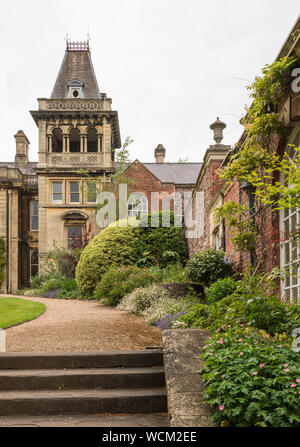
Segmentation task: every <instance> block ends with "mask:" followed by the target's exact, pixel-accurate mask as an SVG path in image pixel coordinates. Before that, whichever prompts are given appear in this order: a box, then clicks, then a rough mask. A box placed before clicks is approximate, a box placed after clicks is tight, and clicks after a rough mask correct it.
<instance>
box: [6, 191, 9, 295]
mask: <svg viewBox="0 0 300 447" xmlns="http://www.w3.org/2000/svg"><path fill="white" fill-rule="evenodd" d="M8 212H9V203H8V189H7V190H6V247H5V248H6V293H8V282H9V229H8V226H9V218H8Z"/></svg>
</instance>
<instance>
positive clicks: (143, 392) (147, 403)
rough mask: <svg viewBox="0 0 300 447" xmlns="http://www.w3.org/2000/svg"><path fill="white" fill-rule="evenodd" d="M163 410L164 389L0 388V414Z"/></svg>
mask: <svg viewBox="0 0 300 447" xmlns="http://www.w3.org/2000/svg"><path fill="white" fill-rule="evenodd" d="M166 411H167V396H166V391H165V389H164V388H142V389H141V388H131V389H115V390H111V389H109V390H61V391H58V390H55V391H54V390H46V391H41V390H39V391H32V390H30V391H1V394H0V416H11V415H14V416H15V415H21V414H26V415H42V414H43V415H50V414H56V415H59V414H99V413H111V414H116V413H162V412H166Z"/></svg>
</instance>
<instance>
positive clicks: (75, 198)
mask: <svg viewBox="0 0 300 447" xmlns="http://www.w3.org/2000/svg"><path fill="white" fill-rule="evenodd" d="M70 201H71V202H75V203H78V202H79V194H78V193H75V192H71V198H70Z"/></svg>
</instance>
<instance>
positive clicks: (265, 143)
mask: <svg viewBox="0 0 300 447" xmlns="http://www.w3.org/2000/svg"><path fill="white" fill-rule="evenodd" d="M296 66H299V61H298V60H297V59H295V58H291V57H284V58H282V59H280V60H278V61H276V62H274V63H273V64H271V65H266V66H265V67H264V68H263V69H262V76H258V77H256V78H255V80H254V82H253V83H252V84H251V85H250V86H249V87H247V88H248V90H249V91H250V95H249V96H250V97H251V98H253V103H252V105H251V106H250V107H249V108H247V107H246V116H245V117H244V119H243V120H242V124H243V125H244V127H245V133H244V138H243V139H242V143H241V144H240V147H238V146H237V147H236V151H235V152H236V153H235V154H234V155H232V156H231V158H230V160H229V163H227V165H225V166H224V167H222V168H221V169H219V170H218V175H219V177H220V178H221V179H222V180H225V181H226V182H227V183H231V182H234V181H238V182H246V183H248V184H249V185H251V186H252V188H253V189H252V192H251V194H254V198H255V210H253V209H252V210H250V209H249V208H248V207H245V206H241V205H239V204H237V203H235V202H227V203H226V204H224V205H223V206H222V207H220V208H218V209H217V212H216V218H217V220H219V221H220V220H221V219H224V220H225V222H226V224H227V225H228V227H229V228H231V229H232V230H233V238H232V240H233V243H234V245H235V247H236V249H237V250H239V251H249V252H250V253H251V252H252V253H254V252H255V246H256V242H257V238H258V237H259V234H260V233H261V229H260V228H259V226H258V222H259V219H258V220H256V219H255V217H256V216H257V217H259V216H260V215H262V212H263V210H264V209H265V208H266V207H267V206H272V210H275V209H277V210H278V209H282V208H289V207H294V206H299V200H300V199H299V197H300V194H299V192H300V152H299V148H294V150H295V151H296V153H297V155H296V157H295V158H294V160H293V162H292V161H291V160H290V158H289V156H288V154H285V155H284V156H283V157H282V158H280V157H279V156H278V155H277V154H272V153H271V152H270V142H271V138H272V136H273V135H278V136H280V137H282V136H286V135H287V134H288V132H289V129H288V128H287V126H286V125H285V124H284V123H283V122H282V120H281V117H280V110H281V107H282V102H283V100H284V99H285V98H286V97H287V95H288V94H289V88H290V82H291V72H292V70H293V69H294V68H295V67H296ZM280 174H284V177H285V182H284V183H282V182H280ZM276 179H277V180H276ZM254 257H255V258H256V260H257V264H259V260H258V257H256V256H255V253H254Z"/></svg>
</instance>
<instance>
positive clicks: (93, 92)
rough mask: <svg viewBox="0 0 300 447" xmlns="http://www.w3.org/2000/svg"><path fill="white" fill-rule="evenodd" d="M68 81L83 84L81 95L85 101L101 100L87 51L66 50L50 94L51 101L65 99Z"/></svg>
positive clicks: (89, 54)
mask: <svg viewBox="0 0 300 447" xmlns="http://www.w3.org/2000/svg"><path fill="white" fill-rule="evenodd" d="M70 81H77V82H78V81H79V82H82V83H83V85H84V87H83V94H84V97H85V98H86V99H99V98H101V94H100V90H99V87H98V82H97V79H96V75H95V72H94V68H93V64H92V60H91V53H90V51H89V49H86V50H82V51H78V50H69V49H67V50H66V53H65V56H64V59H63V61H62V64H61V67H60V70H59V73H58V76H57V79H56V82H55V85H54V88H53V91H52V93H51V99H64V98H67V97H68V85H67V84H68V83H69V82H70Z"/></svg>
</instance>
